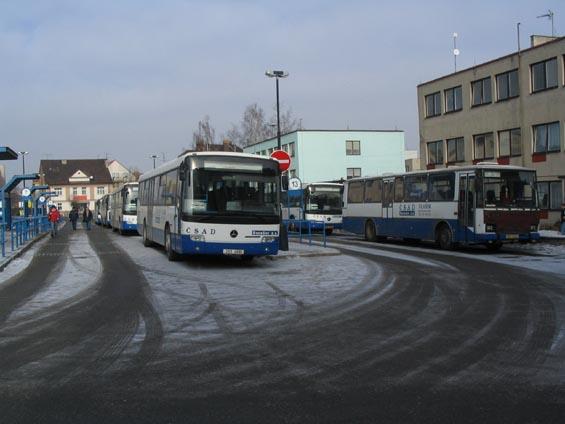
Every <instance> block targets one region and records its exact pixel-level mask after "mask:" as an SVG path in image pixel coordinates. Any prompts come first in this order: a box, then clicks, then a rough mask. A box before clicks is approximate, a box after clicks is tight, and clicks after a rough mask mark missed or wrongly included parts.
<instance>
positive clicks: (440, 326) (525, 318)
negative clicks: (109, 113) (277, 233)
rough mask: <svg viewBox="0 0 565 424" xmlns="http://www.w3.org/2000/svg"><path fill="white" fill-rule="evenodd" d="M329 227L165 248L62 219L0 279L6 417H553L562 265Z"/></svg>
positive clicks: (563, 387)
mask: <svg viewBox="0 0 565 424" xmlns="http://www.w3.org/2000/svg"><path fill="white" fill-rule="evenodd" d="M79 233H80V234H79ZM333 241H334V243H335V246H336V247H337V248H338V249H339V251H340V252H341V254H340V255H334V256H323V257H316V256H313V257H310V258H303V259H279V260H274V261H270V260H268V259H261V260H259V261H255V262H253V263H251V264H248V263H243V262H240V261H238V260H233V259H229V258H226V259H218V258H211V259H204V260H194V259H190V260H187V261H182V262H180V263H175V264H170V263H168V262H167V260H166V258H165V255H164V254H163V252H162V251H161V250H160V249H157V248H149V249H147V248H144V247H143V246H142V245H141V240H140V238H139V237H120V236H117V235H115V234H113V233H111V232H110V231H109V230H103V229H101V228H95V229H94V230H93V231H92V232H90V233H88V234H87V233H85V232H84V231H83V232H77V233H72V232H71V231H70V229H69V228H68V227H67V228H64V229H63V231H62V232H61V234H60V235H59V237H58V238H55V239H53V240H49V241H48V242H46V243H45V244H44V245H43V246H42V247H41V248H40V249H39V250H38V251H37V253H36V255H35V258H34V260H33V261H32V263H31V265H30V266H29V267H28V268H27V269H25V270H24V271H23V272H22V273H20V274H19V275H17V276H15V277H13V278H12V279H10V280H9V281H6V282H5V283H2V284H0V410H1V414H2V419H1V420H2V422H6V423H11V422H18V423H19V422H34V423H36V422H68V423H71V422H72V423H78V422H81V423H89V422H92V423H100V422H120V423H122V422H148V423H157V422H179V423H180V422H183V423H184V422H301V423H302V422H445V423H448V422H509V423H515V422H544V423H547V422H550V423H551V422H561V420H562V418H563V416H565V337H564V335H565V325H564V324H565V277H561V278H560V277H559V276H556V275H554V274H544V273H540V272H534V271H529V270H525V269H520V268H515V267H511V266H506V265H499V264H496V265H495V264H489V263H487V262H484V261H479V260H477V259H475V258H473V257H459V256H449V255H444V254H441V255H440V254H439V253H438V252H435V251H434V250H433V249H429V250H423V251H420V250H418V251H416V252H413V251H399V250H398V249H396V248H394V246H391V247H386V246H385V247H383V246H382V245H379V246H371V245H368V244H367V243H361V242H357V241H355V240H352V239H343V240H341V239H333ZM69 270H75V271H69ZM292 270H294V272H291V271H292ZM73 272H74V273H75V274H73ZM281 273H282V274H283V275H281ZM69 275H71V277H69ZM330 279H331V280H332V282H331V283H329V282H328V280H330ZM62 281H65V285H62V286H61V287H64V290H66V291H67V293H68V295H67V296H64V295H63V296H61V295H60V294H58V295H51V296H47V295H46V293H50V292H49V291H50V290H51V291H52V292H53V291H54V290H55V288H56V287H57V285H58V284H61V282H62Z"/></svg>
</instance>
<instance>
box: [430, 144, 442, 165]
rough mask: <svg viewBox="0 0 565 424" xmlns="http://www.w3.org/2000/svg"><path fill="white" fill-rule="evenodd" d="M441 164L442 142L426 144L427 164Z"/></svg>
mask: <svg viewBox="0 0 565 424" xmlns="http://www.w3.org/2000/svg"><path fill="white" fill-rule="evenodd" d="M442 163H443V141H442V140H440V141H432V142H431V143H428V164H430V165H432V164H433V165H437V164H442Z"/></svg>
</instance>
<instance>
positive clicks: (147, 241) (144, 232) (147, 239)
mask: <svg viewBox="0 0 565 424" xmlns="http://www.w3.org/2000/svg"><path fill="white" fill-rule="evenodd" d="M143 245H144V246H145V247H150V246H152V245H153V243H152V242H151V240H149V238H148V237H147V223H146V222H145V221H143Z"/></svg>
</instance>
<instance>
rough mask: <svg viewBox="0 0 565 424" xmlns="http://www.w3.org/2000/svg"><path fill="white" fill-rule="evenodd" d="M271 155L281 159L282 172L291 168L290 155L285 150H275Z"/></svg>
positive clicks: (280, 167) (280, 168)
mask: <svg viewBox="0 0 565 424" xmlns="http://www.w3.org/2000/svg"><path fill="white" fill-rule="evenodd" d="M271 157H272V158H273V159H276V160H278V161H279V170H280V171H281V172H284V171H286V170H287V169H288V168H290V155H289V154H288V153H287V152H285V151H284V150H275V151H274V152H273V153H271Z"/></svg>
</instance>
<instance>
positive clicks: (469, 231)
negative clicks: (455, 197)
mask: <svg viewBox="0 0 565 424" xmlns="http://www.w3.org/2000/svg"><path fill="white" fill-rule="evenodd" d="M475 199H476V196H475V174H473V173H466V174H459V202H458V207H457V220H458V223H459V237H458V238H459V239H460V240H461V241H465V242H470V241H472V240H473V238H474V235H475Z"/></svg>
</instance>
